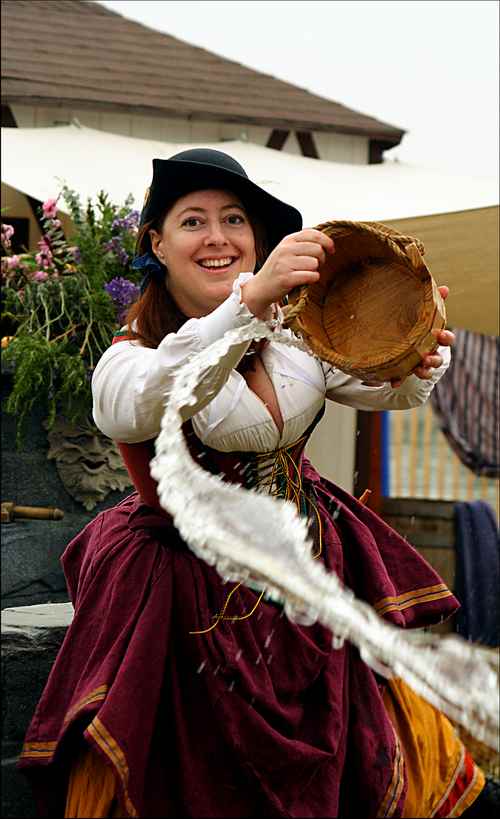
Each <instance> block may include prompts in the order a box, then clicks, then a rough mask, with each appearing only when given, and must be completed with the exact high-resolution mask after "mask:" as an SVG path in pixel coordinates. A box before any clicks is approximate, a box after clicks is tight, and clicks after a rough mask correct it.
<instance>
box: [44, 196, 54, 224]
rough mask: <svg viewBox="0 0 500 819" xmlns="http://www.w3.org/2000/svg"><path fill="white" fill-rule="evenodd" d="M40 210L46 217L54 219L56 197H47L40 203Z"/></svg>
mask: <svg viewBox="0 0 500 819" xmlns="http://www.w3.org/2000/svg"><path fill="white" fill-rule="evenodd" d="M42 211H43V215H44V216H45V217H46V218H47V219H55V218H56V216H57V199H47V200H46V202H44V203H43V205H42Z"/></svg>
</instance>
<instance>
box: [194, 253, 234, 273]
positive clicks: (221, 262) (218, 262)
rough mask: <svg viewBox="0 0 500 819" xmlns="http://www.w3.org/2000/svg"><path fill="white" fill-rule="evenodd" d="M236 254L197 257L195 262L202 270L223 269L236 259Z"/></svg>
mask: <svg viewBox="0 0 500 819" xmlns="http://www.w3.org/2000/svg"><path fill="white" fill-rule="evenodd" d="M237 258H238V256H224V257H223V258H221V259H199V260H198V262H197V264H199V265H200V267H202V268H203V270H225V269H226V268H227V267H230V266H231V265H232V264H233V262H235V261H236V260H237Z"/></svg>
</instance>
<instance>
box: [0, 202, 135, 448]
mask: <svg viewBox="0 0 500 819" xmlns="http://www.w3.org/2000/svg"><path fill="white" fill-rule="evenodd" d="M60 196H62V198H63V199H64V201H65V202H66V203H67V205H68V209H69V215H70V216H71V220H72V224H73V230H72V233H71V236H70V237H66V236H65V235H64V232H63V230H62V225H61V221H60V220H59V219H58V218H57V212H58V208H57V203H58V200H59V197H58V198H57V199H48V200H47V201H46V202H44V203H43V205H42V208H41V213H40V218H41V223H42V225H43V235H42V238H41V239H40V241H39V243H38V249H37V251H35V252H28V251H26V252H24V253H20V254H19V253H17V254H14V253H13V252H12V237H13V235H14V229H13V227H12V226H11V225H9V224H7V223H5V222H4V223H3V224H2V230H1V243H2V247H3V254H4V255H3V256H2V260H1V280H2V319H1V320H2V332H1V335H2V348H3V349H2V360H3V363H4V365H6V367H7V369H9V370H11V371H12V373H13V385H12V390H11V392H10V395H9V397H8V400H7V403H6V410H7V412H9V413H13V414H15V415H16V416H17V418H18V422H19V423H18V443H19V442H20V441H21V440H22V433H23V427H24V425H25V422H26V418H27V415H28V413H29V412H30V411H31V409H32V408H33V406H34V405H35V404H37V405H42V406H43V407H44V408H45V410H46V412H47V416H48V417H47V428H48V429H51V428H52V426H53V425H54V422H55V419H56V415H61V416H63V417H64V418H66V419H67V421H69V422H70V423H75V424H76V423H83V422H85V421H87V422H88V420H89V418H90V413H91V407H92V400H91V391H90V380H91V377H92V372H93V370H94V367H95V365H96V363H97V360H98V359H99V357H100V356H101V354H102V353H103V352H104V350H106V349H107V347H109V345H110V344H111V340H112V337H113V334H114V333H115V332H116V330H117V329H118V328H119V327H120V326H121V324H122V323H123V321H124V318H125V314H126V312H127V310H128V307H129V306H130V305H131V304H132V303H133V302H134V301H135V300H136V299H137V297H138V296H139V278H140V275H141V274H140V271H136V270H134V269H133V268H132V266H131V263H132V260H133V257H134V247H135V241H136V236H137V231H138V223H139V213H138V211H136V210H133V209H132V198H131V197H128V198H127V199H126V201H125V203H124V205H122V206H121V207H118V206H116V205H113V204H112V203H111V202H110V201H109V199H108V197H107V195H106V194H105V193H104V192H102V191H101V193H99V195H98V196H97V198H96V204H93V203H92V201H91V200H88V203H87V206H86V208H84V207H83V206H82V204H81V201H80V198H79V197H78V195H77V194H76V193H75V192H74V191H72V190H70V189H69V188H67V187H66V186H64V187H63V188H62V192H61V194H60ZM3 218H4V217H3Z"/></svg>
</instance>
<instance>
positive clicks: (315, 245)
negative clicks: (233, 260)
mask: <svg viewBox="0 0 500 819" xmlns="http://www.w3.org/2000/svg"><path fill="white" fill-rule="evenodd" d="M334 252H335V245H334V243H333V239H330V237H329V236H327V235H326V234H325V233H322V232H321V231H320V230H315V229H314V228H306V229H305V230H300V231H298V233H291V234H290V235H289V236H285V238H284V239H282V240H281V242H280V243H279V245H277V246H276V247H275V248H274V250H273V251H272V253H270V254H269V256H268V258H267V259H266V261H265V263H264V264H263V266H262V267H261V269H260V270H259V272H258V273H256V274H255V276H254V277H253V279H250V281H248V282H247V283H246V284H245V285H243V287H242V288H241V298H242V301H243V302H245V304H246V305H247V307H248V309H249V310H250V312H252V313H253V314H254V316H258V317H259V318H265V317H266V314H267V312H268V309H269V308H270V307H271V305H272V304H276V303H278V302H280V301H281V299H282V298H283V297H284V296H286V295H287V294H288V293H289V292H290V291H291V290H293V289H294V287H300V286H301V285H303V284H313V283H314V282H316V281H318V279H319V273H318V269H319V267H320V265H322V264H324V262H325V259H326V254H327V253H334Z"/></svg>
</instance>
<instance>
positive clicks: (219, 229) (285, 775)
mask: <svg viewBox="0 0 500 819" xmlns="http://www.w3.org/2000/svg"><path fill="white" fill-rule="evenodd" d="M334 252H335V248H334V245H333V242H332V240H331V239H329V238H328V237H327V236H325V235H324V234H323V233H321V232H319V231H316V230H313V229H302V219H301V216H300V214H299V212H298V211H297V210H295V208H293V207H291V206H290V205H287V204H285V203H283V202H281V201H279V200H278V199H276V198H274V197H273V196H271V195H270V194H268V193H267V192H265V191H264V190H263V189H261V188H259V187H258V186H257V185H255V184H254V183H253V182H252V181H251V180H250V179H249V178H248V177H247V175H246V173H245V171H244V169H243V168H242V167H241V166H240V165H239V164H238V163H237V162H236V161H235V160H234V159H232V158H231V157H229V156H228V155H226V154H224V153H221V152H218V151H212V150H208V149H201V148H200V149H195V150H192V151H186V152H182V153H180V154H177V155H176V156H174V157H172V158H171V159H169V160H158V159H156V160H154V161H153V180H152V184H151V187H150V189H149V192H148V195H147V199H146V202H145V206H144V209H143V213H142V218H141V230H140V233H139V237H138V255H137V258H136V261H135V266H136V267H138V268H142V269H143V270H144V281H143V287H142V295H141V297H140V299H139V301H138V302H137V303H136V304H135V305H134V306H133V307H132V309H131V312H130V314H129V323H128V327H127V328H126V329H124V330H123V331H122V332H121V333H120V334H118V335H117V337H116V338H115V340H114V341H115V343H114V344H113V346H112V347H111V348H110V349H109V350H108V351H106V353H105V354H104V355H103V357H102V358H101V360H100V362H99V363H98V366H97V367H96V370H95V373H94V378H93V384H92V389H93V395H94V418H95V421H96V423H97V425H98V427H99V428H100V429H101V430H102V431H103V432H104V433H105V434H107V435H108V436H109V437H111V438H113V439H114V440H116V441H117V442H118V443H119V446H120V449H121V452H122V454H123V457H124V460H125V463H126V465H127V468H128V470H129V472H130V475H131V478H132V480H133V482H134V485H135V488H136V492H134V493H133V494H132V495H131V496H130V497H128V498H127V499H125V500H124V501H122V502H121V503H120V504H118V505H117V506H116V507H114V508H113V509H109V510H106V511H104V512H103V513H101V514H99V515H98V516H97V517H96V519H95V520H94V521H92V522H91V523H90V524H89V525H88V526H87V527H86V528H85V529H84V530H83V532H82V533H80V534H79V535H78V536H77V537H76V538H74V540H73V541H72V542H71V543H70V544H69V546H68V547H67V549H66V551H65V553H64V555H63V558H62V564H63V568H64V571H65V575H66V579H67V584H68V589H69V592H70V596H71V600H72V602H73V604H74V608H75V613H74V619H73V622H72V624H71V626H70V628H69V629H68V632H67V635H66V638H65V640H64V643H63V645H62V647H61V650H60V652H59V654H58V657H57V659H56V662H55V664H54V666H53V669H52V672H51V674H50V677H49V680H48V682H47V685H46V688H45V690H44V692H43V695H42V697H41V700H40V702H39V704H38V707H37V710H36V712H35V715H34V716H33V719H32V722H31V725H30V727H29V730H28V733H27V736H26V741H25V745H24V748H23V752H22V755H21V760H20V766H21V767H22V768H23V769H24V770H25V771H26V773H27V774H28V775H29V776H30V777H31V779H32V781H33V784H34V787H35V792H36V794H37V796H38V801H39V808H40V812H41V813H42V814H46V815H51V816H52V815H54V816H62V815H64V816H67V817H109V816H138V817H169V816H192V817H216V816H217V817H251V816H255V817H256V816H266V817H271V816H276V817H294V816H296V817H299V816H300V817H308V816H309V817H317V816H325V817H333V816H339V815H341V816H351V815H352V816H363V817H379V816H395V817H398V816H438V817H441V816H451V815H454V816H458V815H460V814H462V813H463V812H464V811H465V810H466V809H467V808H469V806H470V805H472V803H474V801H475V800H476V798H477V796H478V794H479V793H480V792H481V790H482V788H483V785H484V776H483V774H482V772H481V771H480V770H479V769H478V768H477V767H476V765H475V764H474V762H473V760H472V759H471V757H470V756H469V754H468V753H467V751H466V750H465V748H464V747H463V745H462V744H461V743H460V742H459V740H458V738H457V737H456V735H455V732H454V730H453V728H452V726H451V724H450V723H449V722H448V720H447V719H445V718H444V717H443V716H442V715H441V714H440V713H439V712H437V711H436V710H435V709H433V708H432V707H431V706H429V705H428V704H427V703H426V702H424V701H423V700H422V699H420V698H419V697H418V696H416V695H415V694H414V693H413V692H412V691H411V690H410V689H409V688H408V687H407V686H405V685H404V684H403V683H402V682H401V681H399V680H391V681H389V682H388V681H386V680H383V679H382V678H379V677H378V676H377V674H376V673H375V672H374V671H372V670H371V669H370V668H369V667H368V666H367V665H366V664H365V663H364V662H363V661H362V660H361V659H360V656H359V654H358V652H357V650H356V648H355V647H353V646H352V645H350V644H349V643H346V644H345V645H344V646H342V647H341V648H334V647H333V646H332V635H331V632H329V631H328V629H326V628H324V627H323V626H321V625H319V624H318V623H316V624H314V625H312V626H302V625H298V624H296V623H294V622H291V621H290V620H289V619H288V618H287V617H286V616H284V613H283V610H282V608H281V606H279V605H276V604H274V603H272V602H268V601H265V600H263V599H261V598H262V595H261V594H260V593H259V591H258V590H255V589H252V588H250V587H249V586H245V585H243V584H239V583H238V584H235V583H225V582H224V581H223V580H222V579H221V577H220V576H219V575H218V574H217V572H216V570H215V569H214V568H213V567H212V566H209V565H207V564H206V563H204V562H203V561H201V560H200V559H199V558H197V557H196V556H195V555H194V554H193V553H192V552H191V551H190V549H189V546H188V545H187V544H186V543H184V542H183V541H182V539H181V538H180V535H179V534H178V532H177V531H176V529H175V527H174V525H173V522H172V519H171V518H170V517H169V515H168V514H167V513H166V512H165V511H164V510H163V509H162V508H161V506H160V504H159V501H158V497H157V493H156V485H155V482H154V481H153V479H152V478H151V476H150V473H149V461H150V459H151V457H152V456H153V454H154V440H155V438H156V436H157V435H158V433H159V430H160V422H161V417H162V414H163V407H164V401H165V398H167V399H168V394H169V389H170V388H171V385H172V381H173V378H174V376H175V374H176V372H177V370H178V369H179V367H180V366H182V364H183V363H184V362H186V361H187V359H188V357H189V356H191V355H193V354H196V353H198V352H200V351H201V350H203V349H204V348H206V347H207V346H208V345H210V344H211V343H212V342H214V341H215V340H216V339H218V338H220V337H222V335H223V334H224V333H225V332H226V331H227V330H229V329H232V328H234V327H237V326H239V325H242V324H245V323H248V322H249V321H251V320H252V319H253V318H254V317H255V316H258V317H260V318H261V319H264V320H273V321H274V322H276V321H278V323H279V321H280V319H281V315H282V314H281V310H280V307H279V305H280V303H283V300H284V299H285V297H286V295H287V294H288V293H289V292H290V291H291V290H292V289H293V288H294V287H297V286H299V285H302V284H306V283H311V282H314V281H316V280H317V279H318V276H319V274H318V267H319V266H320V264H321V263H322V262H323V261H324V260H325V258H326V255H327V254H329V253H334ZM441 292H442V294H443V295H446V289H445V288H442V290H441ZM438 341H439V343H440V345H441V346H440V347H439V348H438V350H437V351H436V353H435V354H433V355H429V356H426V358H425V359H423V360H422V362H421V364H420V366H419V367H418V368H417V369H416V370H415V371H414V374H413V375H411V376H409V377H408V378H407V379H405V380H404V381H403V383H402V384H392V385H391V384H388V383H387V384H380V385H378V386H373V385H371V386H369V385H367V384H363V383H361V382H360V381H358V380H357V379H355V378H352V377H350V376H347V375H345V374H343V373H342V372H339V371H338V370H335V369H334V368H332V367H331V366H330V365H327V364H325V363H323V362H321V361H320V360H318V359H317V358H314V357H312V356H309V355H308V354H307V353H304V352H302V351H301V350H299V349H297V348H294V347H289V346H287V345H284V344H279V343H274V342H269V343H268V342H265V343H259V344H252V345H249V344H248V343H244V344H237V345H234V346H233V347H232V348H231V349H230V350H229V353H228V354H227V356H226V357H225V358H224V359H223V360H222V361H221V362H219V365H218V366H217V367H216V368H214V369H213V371H212V372H211V374H210V378H209V381H207V383H206V384H205V385H204V388H203V389H200V390H199V391H198V392H197V394H196V403H195V404H194V405H193V406H191V407H189V408H186V414H185V416H184V418H183V420H184V422H185V423H184V428H183V429H184V433H185V437H186V440H187V443H188V445H189V448H190V451H191V454H192V456H193V458H196V459H198V460H199V464H200V465H201V466H202V467H204V468H205V469H207V470H208V471H210V472H212V473H215V474H219V475H222V476H223V478H224V480H227V481H232V482H236V483H238V484H241V485H243V486H245V487H246V488H248V489H252V488H257V487H260V488H262V487H263V486H266V485H267V486H268V487H269V491H272V492H273V493H274V494H276V495H278V496H281V497H290V488H291V487H293V493H292V494H293V496H294V497H295V498H296V501H297V506H298V509H299V511H300V513H301V514H303V515H307V516H308V518H309V520H310V524H311V532H312V535H313V538H314V547H315V554H316V555H317V557H318V559H321V560H323V562H324V565H325V567H326V568H327V569H328V570H330V571H334V572H336V573H337V574H338V576H339V577H340V579H341V580H342V582H344V583H345V584H346V585H347V586H348V587H349V588H351V589H352V590H353V591H354V593H355V594H356V595H357V596H358V597H361V598H362V599H364V600H366V601H368V602H369V603H370V604H371V605H372V606H374V607H375V609H376V610H377V611H378V612H379V613H380V614H381V615H382V616H383V617H384V618H386V619H387V620H388V621H390V622H392V623H393V624H396V625H398V626H400V627H402V628H404V627H413V628H414V627H423V626H427V625H431V624H434V623H437V622H439V621H441V620H442V619H443V618H447V617H449V616H451V615H452V614H453V613H454V612H455V611H456V609H457V607H458V603H457V601H456V600H455V598H454V597H453V595H452V593H451V592H450V591H449V589H447V588H446V586H445V584H444V583H443V582H442V581H441V579H440V578H439V577H438V575H437V574H436V573H435V572H434V571H433V569H432V568H431V567H430V566H429V565H428V564H427V563H426V562H425V561H424V560H423V559H422V558H421V557H420V556H419V555H418V554H417V552H416V551H415V550H414V549H413V548H412V547H411V546H410V545H409V544H408V543H407V542H406V541H405V540H404V539H402V538H401V537H400V536H399V535H398V534H397V533H396V532H394V531H393V530H392V529H390V528H389V527H388V526H387V525H386V524H385V523H384V522H383V521H382V520H381V519H380V518H379V517H378V516H377V515H375V514H374V513H373V512H371V511H370V510H369V509H367V508H366V507H365V506H364V505H363V504H361V503H359V502H358V501H356V500H355V499H354V498H353V497H351V496H350V495H349V494H347V493H345V492H343V491H342V490H340V489H339V488H338V487H336V486H335V485H334V484H332V483H331V482H329V481H326V480H325V479H323V478H321V477H320V475H319V474H318V473H317V472H316V470H315V469H314V468H313V466H312V465H311V464H310V463H309V462H308V460H307V459H306V458H305V457H304V455H303V451H304V447H305V444H306V442H307V439H308V437H309V435H310V434H311V432H312V430H313V428H314V426H315V424H316V423H318V421H319V420H320V418H321V415H322V412H323V408H324V404H325V399H326V398H329V399H331V400H333V401H337V402H339V403H343V404H347V405H349V406H351V407H355V408H357V409H360V410H370V409H371V410H381V409H408V408H410V407H415V406H418V405H420V404H422V403H423V402H425V401H426V400H427V398H428V396H429V394H430V392H431V390H432V387H433V385H434V383H436V381H437V380H438V379H439V378H440V377H441V375H442V374H443V372H444V371H445V370H446V367H447V365H448V362H449V358H450V355H449V348H450V345H451V343H452V341H453V335H452V334H451V333H450V332H448V331H441V333H440V334H439V336H438ZM334 456H335V453H332V457H334ZM270 475H272V478H270V477H269V476H270ZM297 487H298V488H297ZM249 524H250V525H251V521H249ZM200 525H201V526H202V525H203V521H200ZM269 536H270V538H272V533H269Z"/></svg>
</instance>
